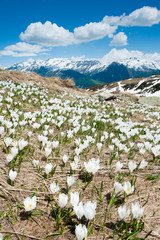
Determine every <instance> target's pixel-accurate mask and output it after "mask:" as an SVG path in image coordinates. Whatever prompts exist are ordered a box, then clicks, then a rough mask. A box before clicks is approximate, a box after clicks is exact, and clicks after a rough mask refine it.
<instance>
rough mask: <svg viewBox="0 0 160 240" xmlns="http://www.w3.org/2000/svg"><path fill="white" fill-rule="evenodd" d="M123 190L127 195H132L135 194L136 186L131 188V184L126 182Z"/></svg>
mask: <svg viewBox="0 0 160 240" xmlns="http://www.w3.org/2000/svg"><path fill="white" fill-rule="evenodd" d="M123 189H124V191H125V193H126V194H131V193H133V192H134V186H131V183H130V182H125V183H124V185H123Z"/></svg>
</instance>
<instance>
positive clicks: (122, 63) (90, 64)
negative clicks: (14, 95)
mask: <svg viewBox="0 0 160 240" xmlns="http://www.w3.org/2000/svg"><path fill="white" fill-rule="evenodd" d="M6 69H7V70H16V71H29V72H36V73H38V74H39V75H41V76H44V77H53V76H57V77H60V78H62V79H66V78H72V79H73V80H74V81H75V84H76V86H78V87H81V88H85V87H90V86H94V85H97V84H104V83H109V82H115V81H119V80H122V79H127V78H133V77H148V76H151V75H153V74H157V73H160V55H159V54H143V53H142V52H139V51H128V50H127V49H121V50H117V49H112V50H111V51H110V52H109V53H108V54H107V55H105V56H104V57H103V58H101V59H83V58H71V60H70V59H68V58H53V59H47V60H33V59H29V60H28V61H27V62H22V63H17V64H14V65H13V66H10V67H8V68H6Z"/></svg>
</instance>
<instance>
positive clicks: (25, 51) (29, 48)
mask: <svg viewBox="0 0 160 240" xmlns="http://www.w3.org/2000/svg"><path fill="white" fill-rule="evenodd" d="M46 51H48V49H44V48H42V46H39V45H31V44H29V43H25V42H18V43H16V44H13V45H9V46H7V47H5V48H4V50H2V51H0V55H3V56H13V57H29V56H37V54H38V53H42V52H46Z"/></svg>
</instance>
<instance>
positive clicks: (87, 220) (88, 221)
mask: <svg viewBox="0 0 160 240" xmlns="http://www.w3.org/2000/svg"><path fill="white" fill-rule="evenodd" d="M89 221H90V220H89V219H87V222H86V227H88V223H89Z"/></svg>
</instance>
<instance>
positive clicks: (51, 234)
mask: <svg viewBox="0 0 160 240" xmlns="http://www.w3.org/2000/svg"><path fill="white" fill-rule="evenodd" d="M56 235H61V232H55V233H49V234H47V235H46V236H45V237H44V239H46V238H48V237H50V236H56Z"/></svg>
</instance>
